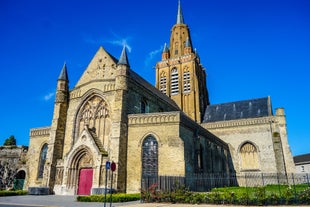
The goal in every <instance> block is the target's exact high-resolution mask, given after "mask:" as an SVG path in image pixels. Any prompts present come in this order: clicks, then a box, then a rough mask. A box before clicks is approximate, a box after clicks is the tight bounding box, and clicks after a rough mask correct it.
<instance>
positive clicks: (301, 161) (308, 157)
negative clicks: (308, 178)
mask: <svg viewBox="0 0 310 207" xmlns="http://www.w3.org/2000/svg"><path fill="white" fill-rule="evenodd" d="M293 159H294V163H295V167H296V173H310V153H308V154H303V155H297V156H295V157H294V158H293Z"/></svg>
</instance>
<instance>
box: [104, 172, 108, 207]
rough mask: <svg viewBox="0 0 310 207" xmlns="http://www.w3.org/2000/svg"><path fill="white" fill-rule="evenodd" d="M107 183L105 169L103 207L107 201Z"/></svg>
mask: <svg viewBox="0 0 310 207" xmlns="http://www.w3.org/2000/svg"><path fill="white" fill-rule="evenodd" d="M107 183H108V169H106V171H105V188H104V207H106V200H107Z"/></svg>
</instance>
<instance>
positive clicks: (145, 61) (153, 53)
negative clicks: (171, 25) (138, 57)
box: [144, 46, 163, 66]
mask: <svg viewBox="0 0 310 207" xmlns="http://www.w3.org/2000/svg"><path fill="white" fill-rule="evenodd" d="M162 51H163V46H160V48H159V49H157V50H153V51H151V52H149V54H148V56H147V57H146V59H145V60H144V65H145V66H148V65H149V64H150V62H151V61H152V60H153V59H154V57H155V56H156V55H158V54H159V53H161V52H162Z"/></svg>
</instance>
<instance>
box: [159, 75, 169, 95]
mask: <svg viewBox="0 0 310 207" xmlns="http://www.w3.org/2000/svg"><path fill="white" fill-rule="evenodd" d="M159 90H160V91H161V92H162V93H164V94H167V77H166V76H162V77H160V82H159Z"/></svg>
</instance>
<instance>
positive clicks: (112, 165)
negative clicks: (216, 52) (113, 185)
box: [111, 162, 116, 172]
mask: <svg viewBox="0 0 310 207" xmlns="http://www.w3.org/2000/svg"><path fill="white" fill-rule="evenodd" d="M111 170H112V172H114V171H115V170H116V164H115V162H112V163H111Z"/></svg>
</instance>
